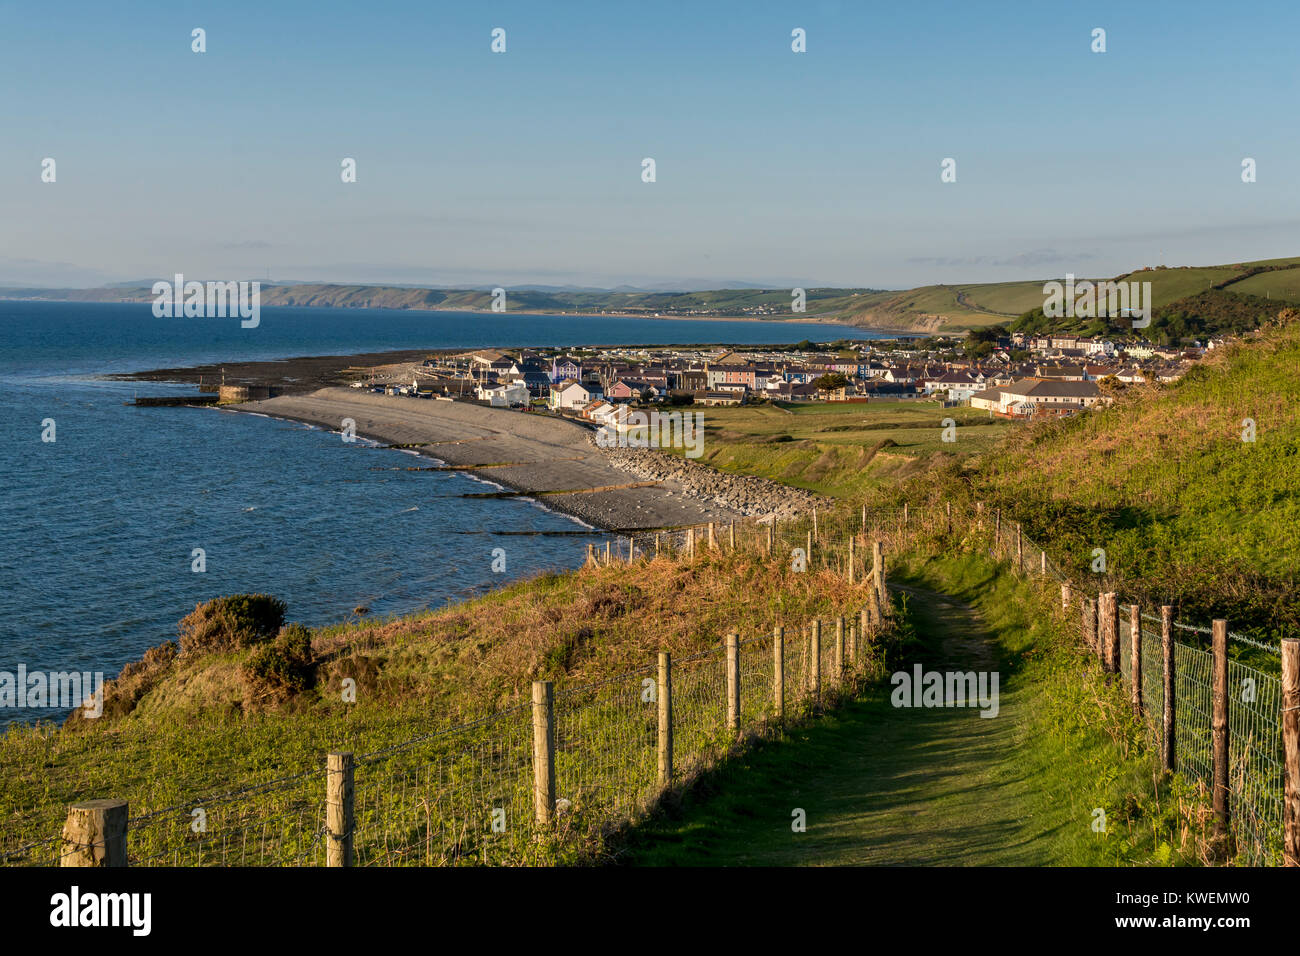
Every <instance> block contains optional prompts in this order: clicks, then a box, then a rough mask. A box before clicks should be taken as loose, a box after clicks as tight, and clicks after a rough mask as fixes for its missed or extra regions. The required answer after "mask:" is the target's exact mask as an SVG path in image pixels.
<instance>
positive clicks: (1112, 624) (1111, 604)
mask: <svg viewBox="0 0 1300 956" xmlns="http://www.w3.org/2000/svg"><path fill="white" fill-rule="evenodd" d="M1106 613H1107V614H1109V615H1110V619H1109V620H1108V621H1107V622H1106V627H1107V628H1109V632H1108V633H1109V635H1110V672H1111V673H1112V674H1118V673H1119V670H1120V667H1119V662H1120V657H1119V594H1118V592H1116V591H1111V592H1109V593H1108V594H1107V596H1106Z"/></svg>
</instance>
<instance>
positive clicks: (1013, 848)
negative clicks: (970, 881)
mask: <svg viewBox="0 0 1300 956" xmlns="http://www.w3.org/2000/svg"><path fill="white" fill-rule="evenodd" d="M898 590H899V591H902V592H904V593H905V594H906V595H907V600H908V605H909V614H910V616H911V619H912V621H913V622H914V627H915V629H916V632H917V635H918V637H919V638H920V639H921V641H920V644H919V645H917V646H916V649H915V651H914V652H913V653H911V654H909V655H908V657H907V659H906V661H905V664H906V667H907V668H908V669H909V670H910V668H911V665H912V664H914V663H917V662H919V663H921V664H923V665H924V666H925V668H926V669H927V670H963V671H967V670H976V671H980V670H999V671H1000V672H1001V680H1002V683H1001V688H1000V690H1001V694H1000V698H1001V700H1000V703H1001V706H1000V711H999V714H998V716H997V717H995V718H991V719H987V718H981V717H980V716H979V711H978V710H977V709H971V708H966V709H960V708H895V707H893V706H892V705H891V703H890V700H889V695H890V690H891V688H890V687H888V686H886V687H883V688H872V689H869V690H868V691H867V692H866V693H865V694H864V696H863V697H862V698H861V699H860V700H858V701H855V702H853V703H851V704H849V705H847V706H846V707H844V708H843V709H841V710H840V711H839V712H837V713H836V714H834V715H831V716H829V717H825V718H823V719H821V720H820V721H818V722H816V723H815V724H814V725H812V726H809V727H805V728H801V729H799V730H797V731H794V732H793V733H791V734H790V735H789V736H788V737H787V738H786V740H784V741H781V742H773V743H768V744H764V745H761V746H759V747H758V748H756V749H755V750H754V751H752V752H750V753H748V754H746V755H745V756H743V757H740V758H738V759H737V760H736V761H735V766H733V767H729V768H728V769H727V770H725V771H723V773H722V774H721V775H720V776H719V777H718V778H717V779H716V780H714V781H712V782H711V783H710V784H709V785H708V786H706V787H705V788H703V789H702V790H701V791H700V792H699V793H698V794H691V795H688V796H687V797H686V798H685V799H684V801H683V804H682V806H681V807H680V808H679V809H678V810H677V811H675V812H673V813H672V814H671V815H668V816H665V817H661V818H659V819H656V820H655V821H652V822H651V823H649V824H648V825H647V826H645V827H643V828H642V829H641V830H640V831H639V832H637V833H635V834H634V835H633V837H632V840H631V843H630V845H629V853H628V855H629V861H630V862H632V863H635V864H643V865H705V866H728V865H745V866H755V865H758V866H762V865H768V866H792V865H845V864H847V865H899V864H902V865H967V866H969V865H1008V866H1009V865H1044V864H1052V863H1058V862H1062V861H1061V860H1060V859H1059V858H1058V856H1057V852H1056V847H1057V845H1058V841H1056V840H1054V839H1053V831H1054V830H1056V829H1057V828H1058V827H1059V826H1060V825H1061V824H1062V822H1063V821H1062V820H1060V819H1057V817H1058V816H1059V814H1057V813H1054V812H1052V808H1051V803H1050V801H1047V800H1045V799H1044V796H1043V794H1042V792H1041V789H1040V788H1039V787H1037V786H1035V780H1034V779H1033V777H1034V771H1033V770H1032V764H1033V761H1031V760H1024V759H1019V757H1020V751H1021V746H1020V742H1019V737H1020V735H1021V734H1023V732H1024V731H1023V729H1022V722H1021V721H1020V720H1019V719H1018V715H1019V713H1020V708H1021V703H1020V698H1021V697H1022V696H1023V694H1024V693H1025V691H1024V690H1023V689H1022V688H1021V687H1019V686H1017V684H1016V681H1015V677H1014V675H1012V674H1009V670H1010V668H1009V667H1008V666H1007V665H1008V664H1009V663H1010V662H1008V661H1005V660H1003V659H1001V656H1000V651H999V648H998V646H997V645H996V643H995V641H994V638H993V636H992V635H991V634H990V633H989V630H988V628H987V626H986V625H985V624H984V622H983V621H982V619H981V618H980V616H979V615H978V613H977V612H976V611H974V610H973V609H972V608H970V607H969V606H967V605H965V604H963V603H961V602H959V601H957V600H955V599H953V598H950V597H948V596H946V595H943V594H940V593H938V592H935V591H931V590H926V589H924V588H921V587H917V586H900V587H899V588H898ZM795 808H802V809H803V810H804V811H805V812H806V814H807V830H806V832H803V833H795V832H793V831H792V827H791V821H792V812H793V810H794V809H795Z"/></svg>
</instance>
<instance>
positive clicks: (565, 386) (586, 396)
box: [550, 379, 599, 410]
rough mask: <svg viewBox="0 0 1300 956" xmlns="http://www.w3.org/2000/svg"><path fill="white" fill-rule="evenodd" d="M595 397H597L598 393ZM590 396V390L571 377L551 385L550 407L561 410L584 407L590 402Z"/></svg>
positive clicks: (591, 396)
mask: <svg viewBox="0 0 1300 956" xmlns="http://www.w3.org/2000/svg"><path fill="white" fill-rule="evenodd" d="M595 397H599V393H597V394H596V396H595ZM592 398H593V395H592V392H591V390H590V389H589V388H587V386H585V385H583V384H582V383H581V382H577V381H574V380H573V379H569V380H568V381H565V382H561V383H560V384H558V385H552V386H551V400H550V405H551V408H556V409H561V410H564V409H570V410H572V409H579V408H585V407H586V406H587V405H588V404H590V403H591V400H592Z"/></svg>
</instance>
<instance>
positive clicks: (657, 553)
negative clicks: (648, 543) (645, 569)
mask: <svg viewBox="0 0 1300 956" xmlns="http://www.w3.org/2000/svg"><path fill="white" fill-rule="evenodd" d="M659 538H660V533H659V532H658V531H656V532H655V557H656V558H657V557H659Z"/></svg>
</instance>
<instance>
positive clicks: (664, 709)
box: [659, 651, 673, 787]
mask: <svg viewBox="0 0 1300 956" xmlns="http://www.w3.org/2000/svg"><path fill="white" fill-rule="evenodd" d="M672 780H673V656H672V655H671V654H669V653H667V652H665V651H660V652H659V785H660V786H661V787H666V786H668V785H669V784H670V783H672Z"/></svg>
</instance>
